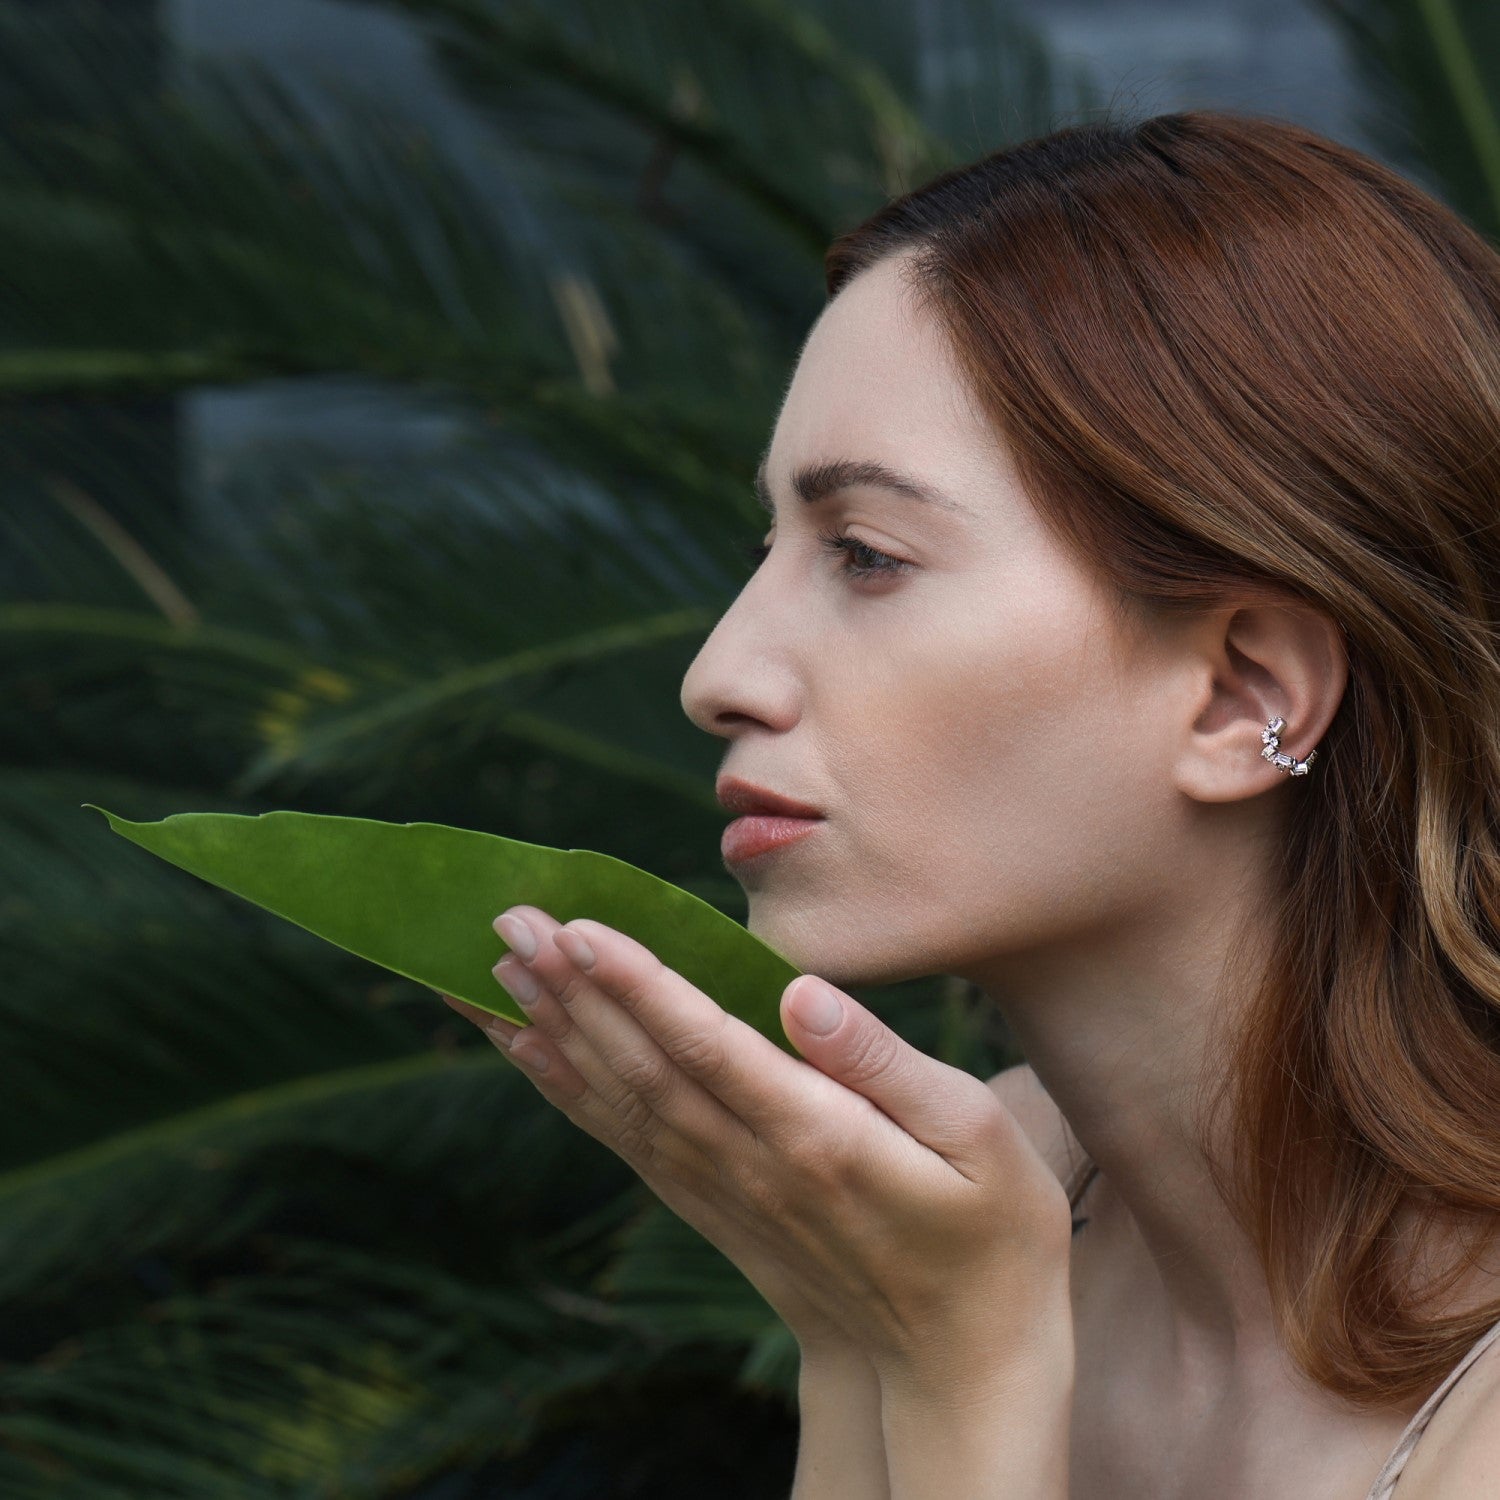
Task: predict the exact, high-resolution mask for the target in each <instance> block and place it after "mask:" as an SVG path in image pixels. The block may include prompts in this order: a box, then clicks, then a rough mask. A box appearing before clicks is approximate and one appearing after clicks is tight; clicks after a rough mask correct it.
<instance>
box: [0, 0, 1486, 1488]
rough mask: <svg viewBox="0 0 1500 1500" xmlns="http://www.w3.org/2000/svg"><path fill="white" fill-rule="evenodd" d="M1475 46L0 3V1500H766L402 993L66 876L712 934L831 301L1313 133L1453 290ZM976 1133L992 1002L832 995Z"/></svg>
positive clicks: (575, 1204) (713, 1265)
mask: <svg viewBox="0 0 1500 1500" xmlns="http://www.w3.org/2000/svg"><path fill="white" fill-rule="evenodd" d="M1497 101H1500V10H1497V9H1496V8H1495V7H1494V6H1492V5H1488V4H1485V3H1482V0H1055V3H1048V0H1024V3H1021V0H1017V3H1000V0H546V3H545V4H541V3H513V0H389V3H379V0H256V3H254V4H250V3H245V0H162V3H150V0H108V3H92V4H84V3H77V0H36V3H19V0H0V476H3V487H0V703H3V707H0V952H3V956H4V975H3V980H0V1124H3V1131H0V1153H3V1159H0V1495H3V1496H4V1497H5V1500H44V1497H45V1500H112V1497H132V1500H135V1497H161V1500H174V1497H184V1500H187V1497H194V1500H196V1497H218V1496H234V1497H252V1500H261V1497H264V1500H290V1497H325V1496H326V1497H351V1500H352V1497H360V1500H364V1497H370V1500H374V1497H380V1500H395V1497H402V1500H417V1497H421V1500H482V1497H500V1496H505V1497H511V1496H515V1497H544V1496H545V1497H575V1496H592V1497H635V1496H642V1497H644V1496H648V1495H650V1496H660V1495H663V1494H699V1493H708V1492H712V1493H713V1494H715V1495H716V1496H717V1497H720V1500H734V1497H747V1500H748V1497H757V1500H759V1497H767V1500H770V1497H777V1500H780V1497H784V1496H785V1495H786V1494H787V1492H788V1491H789V1489H790V1486H791V1477H792V1471H793V1467H794V1462H795V1451H796V1436H797V1426H796V1415H797V1414H796V1373H797V1351H796V1346H795V1344H794V1343H793V1341H792V1340H791V1338H790V1337H789V1335H788V1334H787V1333H786V1330H785V1329H784V1327H783V1326H782V1325H781V1324H780V1322H779V1321H778V1319H777V1318H776V1317H775V1316H774V1314H772V1313H771V1311H770V1309H769V1308H768V1307H767V1306H766V1304H765V1303H764V1302H763V1301H762V1300H761V1298H760V1297H759V1295H758V1294H757V1293H756V1292H755V1291H754V1289H753V1288H751V1287H750V1286H749V1284H748V1283H747V1282H745V1281H744V1279H743V1278H742V1277H741V1276H740V1275H739V1273H738V1271H737V1270H736V1269H735V1268H734V1267H733V1266H732V1265H731V1264H729V1263H728V1262H727V1261H726V1260H725V1259H724V1257H722V1256H721V1255H720V1254H719V1253H718V1252H717V1251H716V1250H715V1249H714V1248H713V1247H712V1246H710V1245H709V1244H708V1243H707V1242H706V1241H705V1240H703V1239H702V1238H701V1236H699V1235H698V1234H697V1232H696V1231H694V1230H692V1229H690V1228H688V1227H687V1226H686V1225H684V1224H683V1223H682V1221H680V1220H679V1219H677V1218H676V1217H675V1215H673V1214H672V1213H671V1212H670V1211H668V1210H667V1209H666V1208H665V1207H664V1206H663V1205H661V1204H660V1203H659V1201H658V1200H657V1199H656V1198H655V1196H654V1195H653V1194H651V1193H650V1191H649V1190H648V1189H646V1188H645V1187H644V1185H643V1184H642V1183H641V1182H640V1181H639V1179H637V1178H636V1177H635V1175H634V1173H633V1172H632V1171H630V1170H629V1169H628V1168H627V1167H625V1165H624V1164H623V1163H622V1162H621V1161H620V1160H619V1159H618V1158H616V1157H615V1156H614V1155H613V1154H612V1153H611V1152H609V1151H608V1150H607V1149H606V1148H605V1147H604V1146H602V1145H601V1144H599V1143H598V1142H596V1141H594V1140H593V1139H592V1138H591V1137H589V1136H586V1135H584V1134H583V1133H582V1132H581V1131H580V1130H578V1129H577V1128H576V1127H574V1126H573V1125H572V1124H571V1123H569V1122H568V1121H567V1120H566V1119H565V1118H563V1117H562V1116H561V1115H560V1114H559V1113H558V1112H557V1111H556V1110H555V1109H553V1108H552V1106H550V1105H548V1104H547V1103H546V1102H545V1101H544V1100H542V1099H541V1097H540V1096H539V1095H538V1094H537V1092H536V1091H535V1089H534V1088H533V1087H532V1086H531V1084H530V1083H529V1082H528V1081H527V1080H526V1079H525V1078H523V1077H522V1076H520V1075H519V1073H518V1072H517V1071H516V1070H515V1069H512V1068H510V1067H508V1066H507V1065H506V1063H505V1062H504V1061H503V1060H502V1059H501V1058H500V1057H499V1056H497V1055H496V1053H495V1052H494V1050H493V1049H492V1048H491V1047H490V1046H489V1045H488V1044H486V1043H485V1042H484V1040H483V1039H482V1038H481V1037H480V1036H479V1034H478V1033H477V1031H475V1029H474V1028H473V1027H471V1026H469V1025H468V1024H467V1023H464V1022H461V1021H460V1020H459V1019H458V1018H457V1017H456V1016H454V1015H453V1014H452V1013H451V1012H450V1011H449V1010H448V1009H447V1008H446V1007H445V1006H443V1005H442V1004H441V1002H440V1001H439V1000H438V999H437V998H436V997H435V996H434V994H433V993H432V992H431V991H429V990H426V989H425V988H423V987H422V986H420V985H416V984H414V983H412V982H410V981H407V980H405V979H403V978H400V977H398V976H396V975H393V974H391V973H390V972H389V971H386V970H384V969H381V968H379V967H377V966H375V965H372V964H370V963H368V962H367V961H365V960H362V959H360V958H357V957H356V956H354V955H352V954H349V953H346V952H344V951H343V950H341V949H338V948H336V947H334V946H333V945H331V944H329V943H326V942H323V941H322V940H320V939H318V938H316V937H314V936H312V935H311V934H309V933H307V932H305V931H303V930H302V929H300V928H298V927H296V926H294V925H293V924H291V923H289V922H286V921H283V920H281V919H280V918H277V917H275V916H273V915H271V914H270V913H268V912H265V911H263V910H262V909H260V908H258V907H255V906H253V905H251V904H249V903H247V902H245V901H243V900H240V899H239V898H237V897H234V896H232V895H230V894H228V893H227V892H224V891H221V890H219V889H218V888H216V887H213V886H211V885H208V884H207V883H206V882H203V881H200V880H198V879H196V878H195V877H193V876H190V875H188V874H186V873H185V872H183V871H181V870H178V869H176V868H174V867H172V866H170V865H167V864H166V863H165V862H163V861H161V860H158V859H156V858H154V857H153V856H151V855H149V854H147V853H146V852H145V851H143V850H141V849H140V848H138V847H136V846H135V845H133V844H131V843H130V842H128V841H126V840H124V839H122V838H120V837H119V836H117V835H115V834H113V833H112V832H111V831H110V830H109V827H108V825H107V824H106V822H105V821H104V819H103V818H101V817H100V816H99V814H98V813H96V812H92V811H89V810H86V809H84V808H82V807H80V805H79V804H80V803H83V802H85V801H88V802H95V803H98V804H101V805H103V806H106V807H108V808H109V809H110V810H111V811H113V812H116V813H118V814H120V815H121V816H123V817H126V818H131V819H146V820H150V819H157V818H161V817H165V816H167V815H169V814H171V813H174V812H187V811H224V812H245V813H257V812H263V811H266V810H269V809H273V808H295V809H300V810H303V811H309V812H323V813H337V814H347V815H356V816H361V817H370V818H380V819H385V820H388V821H392V822H408V821H418V820H426V821H434V822H442V823H451V824H456V825H459V826H462V827H466V828H476V829H483V830H487V831H490V832H494V833H500V834H504V835H506V836H507V837H511V838H517V839H523V840H527V841H530V842H535V843H542V844H548V845H554V846H558V847H562V848H569V847H583V848H591V849H598V850H602V851H604V852H606V853H608V854H611V855H614V856H616V857H617V858H620V859H624V860H628V861H630V862H631V863H633V864H636V865H639V866H641V867H643V868H645V869H647V870H650V871H651V872H652V873H653V874H656V875H658V876H660V877H662V878H664V879H667V880H670V881H673V882H675V883H677V884H679V885H682V886H684V887H686V888H688V889H690V890H692V891H694V892H695V893H697V894H698V895H700V896H701V897H703V899H705V900H707V901H709V902H711V903H712V904H714V905H715V906H717V907H719V908H720V909H721V910H722V911H724V912H726V913H728V914H730V915H732V916H733V917H734V918H735V919H736V920H741V921H743V920H744V916H745V904H744V901H743V898H742V894H741V891H740V888H739V886H738V885H737V884H736V883H735V882H734V881H733V880H732V879H731V878H730V877H729V875H728V872H727V871H726V869H725V868H724V866H723V865H722V863H721V861H720V858H719V850H718V837H719V832H720V829H721V828H722V826H723V823H724V822H725V821H726V815H724V814H723V813H722V812H721V811H720V809H719V808H718V805H717V803H716V802H715V801H714V797H713V777H714V773H715V771H716V769H717V767H718V764H719V761H720V758H721V752H722V751H723V750H724V748H725V742H723V741H720V740H715V739H712V738H710V737H709V736H706V735H704V734H703V733H702V732H701V731H699V730H698V729H696V728H695V727H694V726H693V725H692V724H691V723H690V722H689V721H688V720H687V719H686V718H685V716H684V715H683V714H682V711H681V707H680V703H679V699H678V694H679V690H680V685H681V681H682V676H683V673H684V672H685V671H686V669H687V666H688V663H689V662H690V661H691V660H692V658H693V656H694V655H695V653H696V652H697V650H698V648H699V646H700V645H701V644H702V642H703V640H704V639H705V638H706V636H707V634H708V632H709V631H710V629H711V628H712V626H713V624H714V622H715V621H716V620H717V618H718V617H719V615H720V614H721V613H722V612H723V610H724V609H725V608H726V607H727V606H728V604H729V602H730V600H731V599H732V598H733V597H734V595H735V593H736V592H737V591H738V589H739V588H740V586H741V585H742V583H743V582H744V580H745V578H746V577H747V576H748V573H749V568H750V564H749V562H748V560H747V559H746V556H745V552H746V549H747V548H748V547H750V546H751V545H753V544H754V543H756V542H759V541H760V539H761V537H762V535H763V534H764V522H763V518H761V516H760V514H759V512H758V510H757V508H756V506H755V504H754V501H753V499H752V498H751V478H752V475H753V473H754V469H755V465H756V462H757V460H758V459H759V457H760V454H761V452H762V450H763V449H764V447H765V445H766V443H767V442H768V441H769V438H770V434H771V430H772V426H773V423H774V420H775V415H776V408H777V405H778V403H779V400H780V397H781V394H782V392H783V390H784V387H785V383H786V381H787V380H788V379H789V377H790V374H791V370H792V367H793V364H794V361H795V357H796V353H797V349H798V346H799V344H800V342H801V340H802V338H803V336H804V335H805V334H806V332H807V330H808V328H809V326H810V325H811V323H812V321H813V320H814V319H815V318H816V316H817V314H818V312H819V310H820V308H821V307H822V305H823V290H822V286H823V282H822V270H821V266H822V255H823V251H824V248H825V247H826V245H827V244H828V242H829V241H830V240H831V239H832V238H833V237H834V236H835V235H836V234H837V233H839V232H840V231H841V230H842V229H845V228H848V227H850V226H851V225H853V224H854V223H856V222H858V221H859V220H860V219H862V218H864V217H865V216H866V215H867V214H868V213H870V212H872V211H873V210H874V209H875V208H876V207H878V206H879V205H880V204H881V203H883V202H884V201H886V200H887V199H888V198H890V197H892V196H895V195H897V194H899V193H901V192H904V191H906V190H907V189H909V188H912V187H915V186H917V185H918V184H920V183H921V182H923V181H925V180H927V179H928V178H930V177H931V176H933V175H935V174H936V173H937V172H939V171H941V170H943V169H944V168H946V167H948V166H951V165H954V164H957V163H959V162H964V161H970V160H973V159H974V158H975V157H977V156H980V155H982V154H984V153H987V152H989V151H992V150H996V149H998V148H1000V147H1002V146H1004V145H1006V144H1007V143H1008V142H1013V141H1018V140H1021V139H1024V138H1026V137H1028V136H1031V135H1036V134H1040V133H1043V132H1045V131H1047V130H1051V129H1055V128H1058V127H1060V126H1062V125H1066V124H1071V123H1077V122H1081V121H1084V120H1087V119H1091V118H1097V117H1098V116H1099V115H1100V114H1101V113H1102V112H1103V111H1105V110H1107V109H1108V110H1113V111H1114V112H1116V113H1117V114H1125V115H1128V116H1132V117H1145V116H1146V115H1149V114H1155V113H1160V112H1164V111H1168V110H1174V109H1182V108H1192V107H1195V106H1208V107H1227V108H1235V109H1241V110H1247V111H1251V112H1256V113H1262V114H1270V115H1276V116H1280V117H1283V118H1290V119H1294V120H1298V121H1301V122H1303V123H1305V124H1307V125H1309V126H1311V127H1312V128H1314V129H1316V130H1319V131H1321V132H1323V133H1325V134H1327V135H1330V136H1333V137H1334V138H1336V139H1339V140H1343V141H1347V142H1349V143H1350V144H1352V145H1355V146H1358V147H1360V148H1361V149H1363V150H1366V151H1368V152H1370V153H1371V154H1373V155H1375V156H1377V157H1379V158H1381V159H1382V160H1385V161H1387V162H1389V163H1390V164H1392V165H1394V166H1396V167H1397V168H1398V169H1399V170H1401V171H1403V172H1405V173H1406V174H1408V175H1409V176H1411V177H1413V178H1415V179H1416V180H1418V181H1419V182H1421V183H1422V184H1423V185H1424V186H1426V187H1427V188H1428V189H1429V190H1431V191H1432V192H1434V193H1436V194H1437V195H1438V196H1440V197H1442V198H1444V199H1446V200H1447V201H1448V202H1450V203H1451V204H1452V205H1453V206H1455V207H1456V208H1457V209H1458V210H1459V211H1460V212H1462V213H1463V214H1464V215H1465V216H1466V217H1467V218H1468V219H1469V221H1470V222H1471V223H1473V224H1475V225H1476V226H1477V227H1478V228H1479V229H1480V230H1481V231H1482V232H1483V233H1485V234H1486V235H1487V236H1489V237H1490V238H1491V239H1492V240H1494V239H1495V237H1496V234H1497V230H1500V222H1497V221H1500V123H1497V121H1500V102H1497ZM859 994H860V998H861V999H863V1000H864V1001H865V1002H866V1003H868V1004H869V1005H871V1006H872V1007H873V1008H874V1009H876V1010H877V1011H878V1012H879V1013H881V1014H882V1015H883V1016H884V1017H885V1018H886V1019H887V1020H889V1021H890V1023H891V1024H892V1025H893V1026H895V1027H896V1028H897V1029H898V1030H899V1031H901V1033H902V1034H903V1035H905V1036H906V1037H908V1038H909V1039H910V1040H911V1041H912V1042H913V1043H914V1044H915V1045H917V1046H920V1047H922V1048H924V1049H925V1050H927V1051H929V1052H932V1053H934V1054H935V1055H938V1056H941V1057H942V1058H943V1059H944V1060H946V1061H948V1062H951V1063H954V1064H955V1065H957V1066H961V1067H965V1068H968V1069H969V1070H971V1071H973V1072H975V1073H976V1074H979V1075H981V1076H988V1075H989V1074H990V1073H992V1072H994V1071H996V1070H997V1069H998V1068H1000V1067H1002V1066H1005V1065H1008V1064H1009V1063H1010V1062H1013V1061H1016V1060H1017V1055H1016V1054H1014V1053H1013V1051H1012V1048H1011V1043H1010V1040H1009V1038H1008V1037H1007V1036H1006V1035H1005V1033H1004V1029H1003V1027H1002V1026H1001V1025H1000V1023H999V1019H998V1015H997V1013H996V1011H995V1008H994V1006H993V1002H992V1001H990V1000H989V999H988V998H986V997H984V996H981V995H979V994H977V993H974V992H971V990H970V988H969V987H968V986H966V985H963V984H961V983H958V982H956V981H953V980H950V979H947V978H943V977H936V978H933V979H928V980H923V981H920V982H912V983H910V984H904V985H899V986H893V987H891V988H889V989H886V990H874V991H861V992H859Z"/></svg>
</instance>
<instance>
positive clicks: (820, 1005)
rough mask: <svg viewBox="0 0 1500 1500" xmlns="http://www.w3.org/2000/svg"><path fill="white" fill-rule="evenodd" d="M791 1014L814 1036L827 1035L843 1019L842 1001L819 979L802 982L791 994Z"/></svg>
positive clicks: (834, 1029) (835, 1028) (836, 1027)
mask: <svg viewBox="0 0 1500 1500" xmlns="http://www.w3.org/2000/svg"><path fill="white" fill-rule="evenodd" d="M792 1014H793V1015H794V1016H795V1017H796V1018H797V1020H798V1022H799V1023H800V1024H801V1025H803V1026H805V1027H806V1028H807V1029H808V1030H809V1031H810V1032H812V1034H813V1035H814V1036H827V1035H828V1034H829V1033H830V1032H832V1031H836V1030H837V1029H838V1024H839V1022H840V1021H842V1020H843V1019H844V1007H843V1003H842V1002H841V1001H840V1000H839V997H838V996H837V995H836V994H834V992H833V991H832V990H831V989H829V987H828V986H827V985H826V984H824V983H823V981H822V980H821V979H819V980H815V981H813V982H812V983H810V984H804V985H803V986H802V987H801V988H800V989H799V990H798V991H797V993H796V994H795V995H793V996H792Z"/></svg>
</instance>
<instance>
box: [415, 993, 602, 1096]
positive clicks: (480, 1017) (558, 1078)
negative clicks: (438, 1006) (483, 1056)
mask: <svg viewBox="0 0 1500 1500" xmlns="http://www.w3.org/2000/svg"><path fill="white" fill-rule="evenodd" d="M437 994H438V995H439V997H440V998H441V999H442V1000H443V1002H444V1003H445V1004H446V1005H448V1006H450V1007H451V1008H452V1009H453V1010H456V1011H457V1012H458V1013H459V1015H461V1016H463V1017H464V1019H465V1020H468V1021H472V1022H473V1023H474V1024H475V1025H476V1026H477V1027H478V1028H479V1029H480V1030H481V1031H482V1032H483V1033H484V1034H485V1036H487V1037H488V1038H489V1039H490V1041H491V1042H493V1043H494V1044H495V1047H496V1049H497V1050H498V1051H499V1052H501V1053H503V1054H504V1055H505V1056H506V1057H508V1058H509V1059H510V1060H511V1061H512V1062H517V1063H520V1064H521V1066H522V1069H523V1070H524V1071H525V1072H527V1073H529V1074H530V1075H532V1077H533V1078H535V1079H537V1080H540V1079H542V1078H543V1077H545V1078H546V1079H547V1081H548V1083H549V1084H550V1085H551V1087H552V1088H554V1089H557V1090H558V1091H559V1092H560V1093H562V1094H564V1095H567V1096H569V1097H572V1098H577V1097H579V1096H580V1095H581V1094H583V1093H584V1092H585V1090H586V1089H587V1088H588V1085H587V1084H586V1083H585V1082H584V1080H583V1079H582V1078H581V1077H580V1076H579V1073H578V1070H577V1069H576V1068H575V1067H574V1066H573V1064H572V1063H570V1062H569V1061H568V1059H567V1058H566V1057H565V1056H564V1055H563V1054H562V1053H561V1052H559V1051H558V1050H557V1048H556V1047H554V1046H553V1045H552V1044H551V1043H550V1042H549V1041H548V1040H547V1039H546V1038H545V1037H544V1036H543V1035H542V1033H541V1032H540V1031H538V1030H537V1028H536V1027H535V1026H517V1025H515V1024H514V1022H511V1021H507V1020H506V1019H505V1017H504V1016H497V1015H494V1014H492V1013H491V1012H490V1011H487V1010H481V1009H480V1008H479V1006H477V1005H470V1004H469V1002H468V1001H467V1000H460V999H458V998H457V996H455V995H445V994H444V993H443V992H442V990H438V991H437ZM519 1036H524V1037H526V1038H527V1040H526V1041H525V1042H523V1043H522V1044H521V1045H520V1046H519V1047H517V1046H515V1045H514V1043H515V1040H516V1038H517V1037H519Z"/></svg>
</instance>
